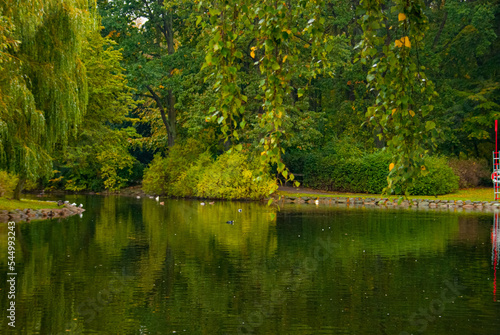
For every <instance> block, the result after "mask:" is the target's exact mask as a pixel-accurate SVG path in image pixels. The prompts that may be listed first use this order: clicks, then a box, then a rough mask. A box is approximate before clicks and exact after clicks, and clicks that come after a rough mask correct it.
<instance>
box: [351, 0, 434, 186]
mask: <svg viewBox="0 0 500 335" xmlns="http://www.w3.org/2000/svg"><path fill="white" fill-rule="evenodd" d="M424 6H425V4H424V3H423V1H420V0H412V1H394V2H393V3H388V2H385V1H374V0H365V1H363V7H362V10H363V12H364V15H363V16H362V18H361V24H362V27H363V30H364V41H363V45H362V46H363V48H362V51H361V56H362V58H361V62H362V63H365V64H366V63H367V60H368V61H369V63H368V64H369V65H370V67H371V70H370V71H369V73H368V75H367V77H366V80H367V82H369V87H371V88H372V89H373V90H374V91H375V92H376V99H375V101H374V106H372V107H369V108H368V112H367V117H368V118H369V119H370V121H371V122H372V123H373V124H374V125H376V126H380V127H381V129H382V132H381V134H380V137H381V138H383V139H384V140H385V141H386V143H387V149H388V151H389V152H390V153H391V154H392V155H393V163H391V164H390V165H389V166H388V167H387V168H388V169H389V170H390V173H389V177H388V187H387V188H386V189H385V191H384V192H386V193H389V194H391V193H393V192H394V193H396V194H402V193H404V194H405V195H408V192H409V190H410V189H411V187H412V186H413V183H414V182H415V180H416V178H417V177H418V176H419V175H421V174H426V173H427V172H428V171H427V170H426V167H425V163H424V158H425V155H427V154H428V153H429V151H430V150H431V149H432V148H433V146H434V145H435V139H436V138H437V137H438V133H437V130H436V124H435V122H434V121H432V119H430V118H429V117H427V116H428V115H429V113H430V112H431V111H432V110H433V108H434V106H433V105H431V104H430V100H431V98H432V97H433V96H434V95H436V93H435V91H434V85H433V84H432V82H431V81H429V80H428V79H427V77H426V76H425V73H424V69H425V67H424V66H423V65H422V64H421V63H420V59H419V52H420V50H421V49H422V47H423V37H424V31H426V29H427V28H428V25H427V18H426V16H425V14H424Z"/></svg>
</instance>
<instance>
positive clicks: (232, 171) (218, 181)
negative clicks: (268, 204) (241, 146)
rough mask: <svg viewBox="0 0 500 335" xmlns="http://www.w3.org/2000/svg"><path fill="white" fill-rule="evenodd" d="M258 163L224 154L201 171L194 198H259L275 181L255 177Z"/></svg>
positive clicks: (265, 193) (236, 155)
mask: <svg viewBox="0 0 500 335" xmlns="http://www.w3.org/2000/svg"><path fill="white" fill-rule="evenodd" d="M258 168H259V166H258V162H252V161H250V160H249V157H247V156H246V155H244V154H243V153H240V152H231V153H229V152H225V153H224V154H222V155H220V156H219V157H218V158H217V160H216V161H215V162H214V163H213V164H211V165H210V166H208V167H207V168H206V170H205V171H204V173H203V175H202V177H201V178H200V181H199V183H198V185H197V195H198V196H200V197H204V198H219V199H261V198H263V197H265V196H267V195H269V192H270V191H271V190H273V188H274V186H275V181H274V180H273V179H272V178H271V177H270V176H269V175H260V176H259V174H258Z"/></svg>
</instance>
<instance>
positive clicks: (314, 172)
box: [285, 151, 458, 195]
mask: <svg viewBox="0 0 500 335" xmlns="http://www.w3.org/2000/svg"><path fill="white" fill-rule="evenodd" d="M285 160H286V163H287V164H288V166H289V167H290V170H291V171H292V172H294V173H302V174H303V175H304V178H303V185H304V186H306V187H312V188H315V189H322V190H327V191H341V192H360V193H373V194H379V193H381V192H382V190H383V189H384V188H385V187H386V186H387V176H388V174H389V164H390V163H391V156H390V155H388V154H387V153H385V152H375V153H371V154H361V155H358V154H356V155H355V156H354V155H352V156H350V157H349V156H346V155H338V154H336V153H335V152H328V154H326V155H325V152H320V151H316V152H311V153H307V154H302V155H297V154H292V155H287V156H286V157H285ZM426 168H427V169H428V171H429V173H428V174H427V175H426V176H422V177H420V178H418V180H417V181H416V182H415V185H414V186H413V187H412V188H411V189H410V190H409V191H410V193H411V194H414V195H438V194H447V193H451V192H454V191H456V190H457V189H458V177H457V176H455V174H454V173H453V170H452V169H451V168H450V167H449V166H448V165H447V161H446V160H445V159H444V158H435V157H429V158H428V159H427V160H426Z"/></svg>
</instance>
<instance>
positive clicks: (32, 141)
mask: <svg viewBox="0 0 500 335" xmlns="http://www.w3.org/2000/svg"><path fill="white" fill-rule="evenodd" d="M88 9H89V6H88V3H87V2H86V1H82V0H70V1H65V2H64V3H61V2H59V1H53V0H44V1H38V2H35V3H32V2H17V1H4V2H2V3H1V4H0V13H3V14H2V15H3V17H2V18H1V19H2V20H1V23H0V24H1V32H0V36H1V38H0V41H1V42H0V48H2V50H0V51H2V52H1V54H2V61H3V63H2V65H0V66H2V71H0V87H1V88H0V91H1V92H2V104H1V107H0V108H1V110H0V162H1V164H2V168H4V169H6V170H8V171H11V172H14V173H16V174H18V175H19V182H18V185H17V187H16V191H15V194H14V197H15V198H17V199H19V197H20V193H21V190H22V188H23V186H24V183H25V182H26V180H28V179H32V180H33V179H36V178H38V177H42V176H48V175H50V173H51V171H52V169H51V166H52V161H51V154H52V153H53V152H55V150H56V149H63V148H64V146H65V145H66V143H67V142H68V139H69V138H70V137H71V136H72V135H73V134H75V132H76V130H77V128H78V125H79V124H80V123H81V120H82V116H83V115H84V113H85V107H86V104H87V82H86V74H85V72H86V71H85V66H84V64H83V61H82V58H81V53H82V43H83V41H84V40H85V37H86V34H87V32H88V31H89V30H91V29H92V28H93V24H94V22H93V21H92V19H91V17H90V15H89V11H88ZM9 26H10V30H8V28H6V27H9ZM4 60H6V61H4Z"/></svg>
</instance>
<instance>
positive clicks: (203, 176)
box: [142, 141, 275, 199]
mask: <svg viewBox="0 0 500 335" xmlns="http://www.w3.org/2000/svg"><path fill="white" fill-rule="evenodd" d="M202 148H203V146H201V145H199V144H197V143H194V142H193V141H191V143H189V145H188V144H186V145H175V146H174V147H173V148H172V149H171V150H170V153H169V155H168V156H167V157H165V158H164V157H161V156H160V155H157V156H156V157H155V158H154V159H153V162H152V163H151V164H150V166H149V168H148V169H147V170H146V172H145V174H144V180H143V185H142V187H143V190H144V191H145V192H147V193H154V194H163V195H168V196H176V197H201V198H214V199H261V198H263V197H265V196H267V195H269V192H270V191H271V190H272V189H273V187H274V185H275V181H274V180H273V179H272V178H271V177H270V176H269V175H268V174H264V175H260V174H259V168H260V167H259V165H258V162H252V161H251V160H250V159H249V157H248V156H247V155H245V154H243V153H240V152H232V153H229V152H226V153H224V154H222V155H220V156H219V157H218V158H217V159H216V160H215V161H214V160H213V159H212V157H211V155H210V153H209V152H208V151H207V152H200V150H201V149H202Z"/></svg>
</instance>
